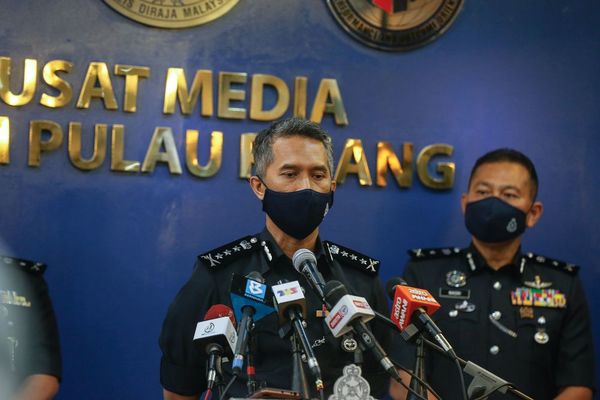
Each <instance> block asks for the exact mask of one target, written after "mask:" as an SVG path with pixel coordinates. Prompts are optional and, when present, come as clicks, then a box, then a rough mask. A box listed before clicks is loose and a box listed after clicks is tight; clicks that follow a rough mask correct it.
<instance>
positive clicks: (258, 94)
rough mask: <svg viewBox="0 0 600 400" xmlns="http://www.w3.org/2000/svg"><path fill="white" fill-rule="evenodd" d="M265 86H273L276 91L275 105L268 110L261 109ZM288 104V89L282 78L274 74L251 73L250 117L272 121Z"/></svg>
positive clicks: (279, 115)
mask: <svg viewBox="0 0 600 400" xmlns="http://www.w3.org/2000/svg"><path fill="white" fill-rule="evenodd" d="M265 86H271V87H273V88H274V89H275V91H276V93H277V96H276V99H277V100H276V102H275V105H274V106H273V107H272V108H271V109H270V110H264V109H263V105H264V104H263V94H264V91H265ZM289 105H290V90H289V89H288V87H287V85H286V84H285V82H284V81H283V80H282V79H280V78H278V77H276V76H274V75H264V74H254V75H252V91H251V95H250V119H253V120H256V121H272V120H275V119H278V118H280V117H281V116H282V115H283V114H284V113H285V112H286V110H287V109H288V106H289Z"/></svg>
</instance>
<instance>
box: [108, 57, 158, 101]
mask: <svg viewBox="0 0 600 400" xmlns="http://www.w3.org/2000/svg"><path fill="white" fill-rule="evenodd" d="M115 75H118V76H124V77H125V95H124V99H123V104H124V105H123V111H125V112H136V111H137V95H138V89H139V83H140V78H147V77H149V76H150V68H148V67H138V66H134V65H121V64H117V65H115Z"/></svg>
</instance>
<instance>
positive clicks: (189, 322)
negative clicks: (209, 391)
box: [159, 263, 217, 396]
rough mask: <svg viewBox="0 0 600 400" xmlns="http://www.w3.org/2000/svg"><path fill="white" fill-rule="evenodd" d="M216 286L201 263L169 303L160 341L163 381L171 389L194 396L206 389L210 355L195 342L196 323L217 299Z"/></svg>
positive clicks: (163, 384)
mask: <svg viewBox="0 0 600 400" xmlns="http://www.w3.org/2000/svg"><path fill="white" fill-rule="evenodd" d="M215 288H216V282H214V279H213V277H212V274H209V273H208V271H206V270H205V268H204V266H203V265H202V264H199V263H197V264H196V266H195V267H194V272H193V274H192V277H191V278H190V280H189V281H188V282H187V283H186V284H185V285H184V286H183V288H181V290H180V291H179V293H178V294H177V296H176V297H175V299H174V300H173V302H172V303H171V305H170V306H169V310H168V312H167V316H166V317H165V320H164V322H163V326H162V331H161V334H160V338H159V345H160V348H161V351H162V358H161V361H160V382H161V385H162V386H163V388H165V389H167V390H168V391H170V392H173V393H177V394H179V395H183V396H193V395H199V394H200V393H201V392H202V391H203V390H205V389H206V366H205V363H206V355H205V353H204V350H203V349H199V348H198V347H197V346H195V345H194V343H193V338H194V332H195V329H196V324H197V323H198V322H199V321H201V320H202V319H203V316H204V315H205V314H206V311H207V309H208V308H209V307H210V306H211V305H212V304H214V303H216V302H217V298H216V297H217V294H216V290H215Z"/></svg>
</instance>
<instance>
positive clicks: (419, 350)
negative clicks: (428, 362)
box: [407, 335, 427, 400]
mask: <svg viewBox="0 0 600 400" xmlns="http://www.w3.org/2000/svg"><path fill="white" fill-rule="evenodd" d="M424 340H425V339H424V338H423V336H422V335H419V337H418V338H417V339H416V340H415V344H416V356H415V368H414V374H415V375H416V376H417V378H419V379H420V380H421V381H423V382H425V342H424ZM410 388H411V389H412V390H414V393H413V392H411V393H409V395H408V397H407V400H417V399H418V397H417V396H416V394H418V395H419V396H421V397H424V398H427V388H426V387H425V386H424V385H422V384H421V383H420V382H419V380H418V379H415V378H414V377H413V378H412V379H411V380H410ZM415 393H416V394H415Z"/></svg>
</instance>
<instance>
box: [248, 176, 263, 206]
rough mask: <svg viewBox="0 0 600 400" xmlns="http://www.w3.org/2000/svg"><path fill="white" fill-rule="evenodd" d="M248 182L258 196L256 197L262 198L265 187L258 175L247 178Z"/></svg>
mask: <svg viewBox="0 0 600 400" xmlns="http://www.w3.org/2000/svg"><path fill="white" fill-rule="evenodd" d="M248 183H249V184H250V188H251V189H252V191H253V192H254V194H255V195H256V197H258V199H259V200H261V201H262V199H263V198H264V197H265V189H266V187H265V185H264V184H263V183H262V181H261V180H260V179H259V178H258V176H256V175H252V176H251V177H250V179H248Z"/></svg>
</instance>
